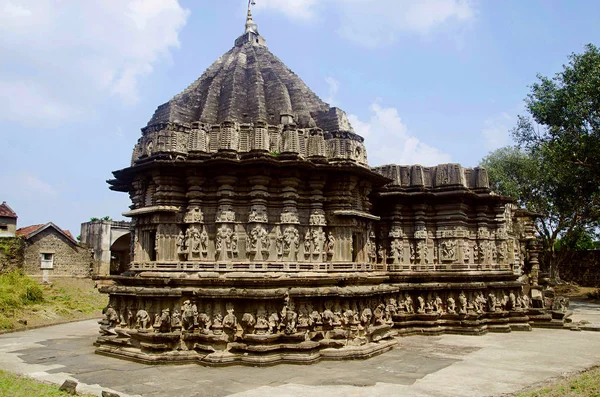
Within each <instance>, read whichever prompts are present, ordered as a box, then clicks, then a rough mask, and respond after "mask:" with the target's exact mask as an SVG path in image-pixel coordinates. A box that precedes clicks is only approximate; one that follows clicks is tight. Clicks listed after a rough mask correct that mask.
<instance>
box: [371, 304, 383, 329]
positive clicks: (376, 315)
mask: <svg viewBox="0 0 600 397" xmlns="http://www.w3.org/2000/svg"><path fill="white" fill-rule="evenodd" d="M373 319H374V322H375V325H380V324H385V323H386V319H385V305H384V304H383V303H380V304H379V305H377V307H376V308H375V311H374V312H373Z"/></svg>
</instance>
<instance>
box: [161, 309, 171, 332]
mask: <svg viewBox="0 0 600 397" xmlns="http://www.w3.org/2000/svg"><path fill="white" fill-rule="evenodd" d="M158 332H162V333H165V332H171V313H170V310H169V309H168V308H167V309H163V310H162V312H161V314H160V324H159V326H158Z"/></svg>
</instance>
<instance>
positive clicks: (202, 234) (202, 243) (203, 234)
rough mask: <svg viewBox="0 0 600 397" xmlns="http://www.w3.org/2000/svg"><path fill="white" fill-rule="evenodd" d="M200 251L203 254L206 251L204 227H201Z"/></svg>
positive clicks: (206, 243) (206, 238)
mask: <svg viewBox="0 0 600 397" xmlns="http://www.w3.org/2000/svg"><path fill="white" fill-rule="evenodd" d="M200 251H201V252H202V253H203V254H206V253H207V252H208V233H206V230H205V229H204V228H203V229H202V233H200Z"/></svg>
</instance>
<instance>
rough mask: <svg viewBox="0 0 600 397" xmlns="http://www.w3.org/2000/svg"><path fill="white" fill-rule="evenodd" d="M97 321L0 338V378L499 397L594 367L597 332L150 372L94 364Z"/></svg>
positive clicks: (163, 387) (157, 387) (192, 389)
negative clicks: (362, 356) (4, 373)
mask: <svg viewBox="0 0 600 397" xmlns="http://www.w3.org/2000/svg"><path fill="white" fill-rule="evenodd" d="M572 308H573V309H574V314H573V320H574V322H579V321H580V320H583V319H585V320H587V321H589V322H590V324H589V325H587V327H588V329H595V328H597V327H598V325H600V306H599V305H593V304H587V303H573V304H572ZM96 335H97V324H96V322H95V321H84V322H78V323H70V324H64V325H57V326H53V327H48V328H43V329H38V330H30V331H25V332H18V333H11V334H5V335H0V352H1V354H0V369H3V370H9V371H11V372H15V373H19V374H24V375H27V376H30V377H32V378H35V379H38V380H42V381H48V382H53V383H56V384H61V383H62V382H64V380H65V379H74V380H76V381H77V382H79V386H78V389H77V390H78V391H79V392H87V393H93V394H96V395H100V394H101V391H102V390H112V391H113V392H116V393H118V394H119V395H120V396H121V397H126V396H144V397H146V396H151V397H158V396H165V397H170V396H173V397H175V396H181V397H184V396H185V397H192V396H198V397H200V396H238V397H241V396H245V397H253V396H257V397H258V396H261V397H263V396H278V397H285V396H316V395H319V396H321V395H327V396H331V397H335V396H340V397H341V396H398V395H407V396H417V397H421V396H423V397H424V396H502V395H506V394H508V393H515V392H517V391H519V390H522V389H523V388H527V387H530V386H532V385H535V384H538V383H541V382H545V381H547V380H548V379H550V378H557V377H561V376H563V375H565V374H569V373H574V372H578V371H582V370H585V369H587V368H590V367H592V366H595V365H600V356H599V355H598V352H600V332H590V331H581V332H574V331H567V330H556V329H534V330H533V331H531V332H518V333H511V334H497V333H494V334H487V335H483V336H478V337H473V336H464V335H442V336H410V337H405V338H400V339H398V346H397V347H396V348H394V349H392V350H391V351H389V352H387V353H386V354H383V355H379V356H376V357H373V358H370V359H368V360H366V361H365V360H354V361H324V362H320V363H316V364H313V365H290V364H284V365H275V366H272V367H266V368H257V367H244V366H232V367H226V368H211V367H202V366H198V365H195V364H192V365H189V364H188V365H171V366H154V365H145V364H140V363H134V362H130V361H124V360H115V359H113V358H109V357H104V356H99V355H97V354H94V347H93V345H92V343H93V341H94V340H95V338H96Z"/></svg>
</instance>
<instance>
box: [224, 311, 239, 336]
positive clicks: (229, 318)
mask: <svg viewBox="0 0 600 397" xmlns="http://www.w3.org/2000/svg"><path fill="white" fill-rule="evenodd" d="M223 328H225V329H228V330H231V331H235V330H236V328H237V318H236V317H235V314H233V307H230V308H229V309H227V314H226V315H225V317H224V318H223Z"/></svg>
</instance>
